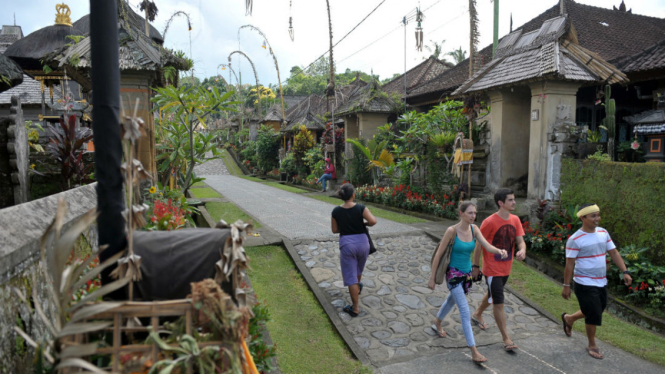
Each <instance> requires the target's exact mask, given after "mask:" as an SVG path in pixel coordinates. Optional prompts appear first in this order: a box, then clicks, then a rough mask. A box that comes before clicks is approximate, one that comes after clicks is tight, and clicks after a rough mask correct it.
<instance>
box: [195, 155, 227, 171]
mask: <svg viewBox="0 0 665 374" xmlns="http://www.w3.org/2000/svg"><path fill="white" fill-rule="evenodd" d="M206 157H212V153H210V154H208V155H206ZM194 172H195V173H196V175H197V176H208V175H229V174H230V173H229V170H228V169H227V168H226V164H224V161H222V159H219V158H216V159H214V160H210V161H208V162H206V163H204V164H201V165H196V166H194Z"/></svg>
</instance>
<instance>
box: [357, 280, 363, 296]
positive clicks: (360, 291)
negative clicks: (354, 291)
mask: <svg viewBox="0 0 665 374" xmlns="http://www.w3.org/2000/svg"><path fill="white" fill-rule="evenodd" d="M361 293H363V284H362V282H360V283H358V295H360V294H361Z"/></svg>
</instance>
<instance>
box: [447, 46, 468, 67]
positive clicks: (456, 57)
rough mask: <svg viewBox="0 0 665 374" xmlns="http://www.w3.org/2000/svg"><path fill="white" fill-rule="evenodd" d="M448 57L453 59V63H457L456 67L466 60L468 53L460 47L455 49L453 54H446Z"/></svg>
mask: <svg viewBox="0 0 665 374" xmlns="http://www.w3.org/2000/svg"><path fill="white" fill-rule="evenodd" d="M446 55H447V56H450V57H452V58H453V61H455V65H457V64H459V63H460V62H462V61H464V60H466V51H465V50H463V49H462V47H459V48H458V49H455V50H453V51H452V52H448V53H446Z"/></svg>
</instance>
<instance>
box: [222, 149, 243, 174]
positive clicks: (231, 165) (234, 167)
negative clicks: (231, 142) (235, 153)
mask: <svg viewBox="0 0 665 374" xmlns="http://www.w3.org/2000/svg"><path fill="white" fill-rule="evenodd" d="M220 155H221V159H222V161H224V164H225V165H226V169H227V170H228V171H229V174H231V175H235V176H241V175H243V173H242V170H240V167H239V166H238V164H236V162H235V161H234V160H233V157H231V155H230V154H229V152H227V151H226V149H222V150H221V151H220Z"/></svg>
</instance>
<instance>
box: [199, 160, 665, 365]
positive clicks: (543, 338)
mask: <svg viewBox="0 0 665 374" xmlns="http://www.w3.org/2000/svg"><path fill="white" fill-rule="evenodd" d="M213 162H214V161H213ZM211 168H212V165H211ZM225 169H226V168H225V167H224V170H225ZM219 170H221V169H219ZM213 172H214V170H213ZM227 173H228V172H227ZM206 178H207V180H206V183H207V184H208V185H210V186H211V187H212V188H214V189H215V190H217V191H218V192H220V193H221V194H222V195H223V196H224V197H225V198H227V199H228V200H229V201H231V202H233V203H234V204H236V205H237V206H239V207H240V208H241V209H243V210H245V211H246V212H247V213H249V214H250V215H252V216H254V217H255V218H257V219H259V220H260V221H261V222H262V223H263V224H264V225H265V226H268V227H270V228H272V229H274V230H276V231H278V232H279V233H280V234H281V235H284V236H285V237H286V238H288V239H290V241H288V243H292V244H293V247H290V248H294V250H295V252H297V253H293V252H291V254H292V255H293V256H294V261H295V262H296V264H297V265H298V267H299V268H300V269H301V271H303V272H304V273H306V272H307V271H309V274H305V277H304V278H305V279H306V280H307V281H308V282H309V285H310V287H312V289H314V290H315V294H317V297H318V298H319V301H320V302H322V303H324V304H325V305H324V308H325V309H327V312H328V314H329V317H330V318H331V319H332V320H333V322H334V323H335V325H336V326H337V328H338V329H340V331H341V333H342V336H343V337H344V338H345V339H346V341H347V344H348V345H349V346H351V347H352V349H353V350H354V352H355V354H356V355H358V356H359V357H360V356H362V355H365V356H366V357H367V358H368V359H369V361H370V362H371V364H372V365H373V366H374V367H375V368H376V372H378V373H382V374H412V373H441V372H451V373H454V372H460V373H465V372H471V371H476V370H478V371H484V372H487V373H492V374H497V373H508V372H510V373H525V374H526V373H529V374H530V373H553V374H554V373H558V374H567V373H581V372H584V373H626V372H634V373H638V372H639V373H642V372H644V373H665V370H664V368H663V367H662V366H658V365H655V364H652V363H650V362H647V361H645V360H642V359H640V358H638V357H636V356H633V355H631V354H628V353H626V352H624V351H622V350H620V349H618V348H615V347H613V346H611V345H609V344H606V343H604V342H601V341H597V342H598V344H599V347H600V348H601V350H602V352H603V353H604V354H605V359H604V360H602V361H599V360H595V359H593V358H591V357H589V356H588V355H587V353H586V351H585V350H584V347H586V337H585V336H584V335H582V334H579V333H577V332H574V333H573V336H572V337H571V338H567V337H564V336H563V332H562V331H561V327H560V326H559V324H558V323H556V322H554V321H552V320H551V319H549V318H548V317H546V316H545V315H543V314H541V313H539V312H538V311H537V310H536V309H534V308H532V307H530V306H529V305H528V304H527V303H525V302H524V301H523V300H521V299H519V298H518V297H516V296H515V295H513V294H511V293H509V292H508V293H507V295H506V317H507V326H508V329H509V331H510V333H511V337H512V338H513V340H514V341H515V343H517V344H518V345H519V346H520V349H519V350H517V351H515V352H513V353H510V354H509V353H506V352H504V351H503V344H502V342H501V335H500V333H499V331H498V328H497V327H496V324H495V322H494V319H493V318H492V313H491V309H490V310H489V311H487V312H486V313H485V314H484V319H485V322H487V323H488V324H489V328H488V330H486V331H480V330H479V329H478V328H477V327H474V328H473V329H474V335H475V339H476V342H477V345H478V346H479V349H480V351H481V353H482V354H484V355H485V356H486V357H487V358H488V359H489V362H488V363H487V364H485V365H483V366H476V365H474V364H473V363H472V362H471V356H470V354H469V351H468V349H467V348H466V341H465V339H464V335H463V333H462V329H461V325H460V317H459V311H458V310H457V308H456V307H455V308H453V310H452V311H451V312H450V313H449V314H448V316H447V317H446V318H445V319H444V329H445V330H446V332H447V333H448V336H447V337H446V338H438V337H437V336H436V335H435V333H434V332H433V331H432V329H431V328H430V325H431V320H432V319H433V317H434V316H435V315H436V312H437V311H438V307H439V306H440V305H441V303H442V302H443V301H444V299H445V298H446V296H447V295H448V290H447V288H446V287H445V286H437V287H436V289H435V290H434V291H432V290H430V289H429V288H427V279H428V277H429V274H430V267H429V263H430V259H431V255H432V252H433V251H434V248H435V246H436V245H437V243H436V242H435V241H433V240H432V239H430V238H429V236H425V235H423V233H422V231H419V232H415V233H414V229H416V227H413V226H407V225H402V224H398V223H395V222H392V221H387V220H383V219H379V223H378V225H377V226H376V227H374V228H372V230H371V231H372V233H373V234H375V235H376V234H383V235H379V236H377V237H376V238H375V244H376V245H377V248H378V251H377V253H376V254H374V255H372V256H370V258H369V259H368V261H367V265H366V269H365V272H364V274H363V283H364V286H365V287H364V289H363V293H362V295H361V297H360V300H361V313H360V316H359V317H357V318H351V317H350V316H349V315H347V314H346V313H344V312H342V307H343V306H344V305H346V304H349V303H350V296H349V293H348V289H347V288H345V287H344V285H343V282H342V277H341V272H340V267H339V244H338V241H337V238H336V236H333V235H331V233H330V211H331V210H332V205H330V204H327V203H324V202H321V201H318V200H314V199H307V198H305V197H304V196H302V195H297V194H292V193H289V192H286V191H283V190H280V189H277V188H273V187H270V186H267V185H264V184H261V183H256V182H252V181H248V180H245V179H242V178H237V177H233V176H229V175H206ZM418 228H422V229H427V230H429V229H430V227H429V226H427V227H418ZM289 245H291V244H289ZM289 251H292V250H291V249H289ZM304 269H307V270H304ZM485 291H486V288H485V286H484V285H477V284H474V286H473V288H472V291H471V292H470V294H469V296H468V298H467V300H469V306H470V309H471V310H472V311H474V310H475V309H476V307H477V306H478V305H479V303H480V300H481V299H482V297H483V294H484V292H485ZM331 311H332V312H331ZM294 328H297V326H294ZM343 329H346V330H347V331H348V333H347V331H342V330H343ZM363 360H365V359H363ZM364 362H365V361H364Z"/></svg>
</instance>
